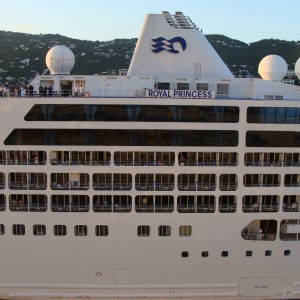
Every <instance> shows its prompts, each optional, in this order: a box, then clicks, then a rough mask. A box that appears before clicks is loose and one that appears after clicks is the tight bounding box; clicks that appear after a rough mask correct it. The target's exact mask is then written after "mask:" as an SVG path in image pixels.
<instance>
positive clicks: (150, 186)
mask: <svg viewBox="0 0 300 300" xmlns="http://www.w3.org/2000/svg"><path fill="white" fill-rule="evenodd" d="M174 187H175V185H174V183H145V184H143V183H136V184H135V189H136V190H137V191H154V190H156V191H171V190H173V189H174Z"/></svg>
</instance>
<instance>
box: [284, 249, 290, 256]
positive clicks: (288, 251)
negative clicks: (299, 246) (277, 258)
mask: <svg viewBox="0 0 300 300" xmlns="http://www.w3.org/2000/svg"><path fill="white" fill-rule="evenodd" d="M283 254H284V256H290V255H291V250H284V252H283Z"/></svg>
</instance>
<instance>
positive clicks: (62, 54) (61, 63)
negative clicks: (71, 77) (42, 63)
mask: <svg viewBox="0 0 300 300" xmlns="http://www.w3.org/2000/svg"><path fill="white" fill-rule="evenodd" d="M74 63H75V57H74V54H73V52H72V51H71V50H70V49H69V48H67V47H65V46H55V47H52V48H51V49H50V50H49V51H48V53H47V55H46V65H47V67H48V69H49V70H50V74H51V75H58V74H60V75H62V74H70V72H71V70H72V68H73V66H74Z"/></svg>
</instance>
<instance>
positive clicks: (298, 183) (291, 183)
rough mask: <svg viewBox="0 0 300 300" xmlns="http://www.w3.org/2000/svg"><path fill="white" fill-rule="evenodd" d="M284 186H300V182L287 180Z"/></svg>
mask: <svg viewBox="0 0 300 300" xmlns="http://www.w3.org/2000/svg"><path fill="white" fill-rule="evenodd" d="M284 186H287V187H299V186H300V182H285V183H284Z"/></svg>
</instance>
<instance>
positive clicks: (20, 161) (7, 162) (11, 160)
mask: <svg viewBox="0 0 300 300" xmlns="http://www.w3.org/2000/svg"><path fill="white" fill-rule="evenodd" d="M46 163H47V160H46V159H34V158H32V159H31V158H30V159H27V158H26V159H23V158H22V159H16V158H7V159H2V160H1V161H0V164H1V165H45V164H46Z"/></svg>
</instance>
